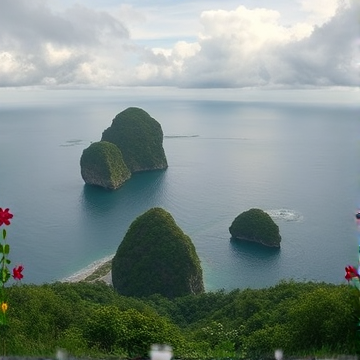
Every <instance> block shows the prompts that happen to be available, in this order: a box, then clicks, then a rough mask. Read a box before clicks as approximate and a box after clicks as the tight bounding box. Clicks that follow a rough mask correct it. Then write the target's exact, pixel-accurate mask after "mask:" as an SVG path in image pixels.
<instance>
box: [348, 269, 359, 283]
mask: <svg viewBox="0 0 360 360" xmlns="http://www.w3.org/2000/svg"><path fill="white" fill-rule="evenodd" d="M345 272H346V274H345V279H346V280H347V281H350V280H351V279H352V278H354V277H357V278H358V277H359V274H358V272H357V270H356V269H355V268H354V267H353V266H351V265H349V266H347V267H345Z"/></svg>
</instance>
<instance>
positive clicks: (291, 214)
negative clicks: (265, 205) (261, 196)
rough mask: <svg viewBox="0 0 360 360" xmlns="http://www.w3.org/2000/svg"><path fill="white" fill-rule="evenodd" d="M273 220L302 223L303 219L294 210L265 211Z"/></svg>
mask: <svg viewBox="0 0 360 360" xmlns="http://www.w3.org/2000/svg"><path fill="white" fill-rule="evenodd" d="M265 212H266V213H268V214H269V215H270V216H271V217H272V218H273V219H276V220H284V221H303V220H304V217H303V216H302V215H301V214H300V213H299V212H297V211H295V210H289V209H274V210H266V211H265Z"/></svg>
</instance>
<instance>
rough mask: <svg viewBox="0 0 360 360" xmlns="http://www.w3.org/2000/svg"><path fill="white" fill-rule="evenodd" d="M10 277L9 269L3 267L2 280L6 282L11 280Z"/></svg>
mask: <svg viewBox="0 0 360 360" xmlns="http://www.w3.org/2000/svg"><path fill="white" fill-rule="evenodd" d="M9 277H10V272H9V270H8V269H7V268H3V269H2V274H1V278H2V282H3V283H6V282H7V281H8V280H9Z"/></svg>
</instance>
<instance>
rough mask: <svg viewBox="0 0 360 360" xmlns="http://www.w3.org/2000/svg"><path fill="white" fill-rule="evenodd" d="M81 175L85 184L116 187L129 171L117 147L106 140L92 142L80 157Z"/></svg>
mask: <svg viewBox="0 0 360 360" xmlns="http://www.w3.org/2000/svg"><path fill="white" fill-rule="evenodd" d="M80 167H81V176H82V178H83V179H84V181H85V183H86V184H89V185H97V186H101V187H104V188H106V189H117V188H119V187H120V186H121V185H122V184H123V183H124V182H125V181H126V180H127V179H129V178H130V176H131V173H130V171H129V169H128V168H127V166H126V165H125V163H124V160H123V157H122V155H121V152H120V150H119V148H118V147H117V146H116V145H114V144H112V143H109V142H107V141H100V142H95V143H92V144H91V145H90V146H89V147H88V148H87V149H85V150H84V151H83V153H82V156H81V159H80Z"/></svg>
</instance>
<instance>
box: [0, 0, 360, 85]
mask: <svg viewBox="0 0 360 360" xmlns="http://www.w3.org/2000/svg"><path fill="white" fill-rule="evenodd" d="M69 1H70V0H69ZM323 1H325V0H318V1H310V0H299V2H298V3H299V4H300V5H301V7H302V11H303V12H306V14H307V19H308V21H307V22H305V21H298V22H293V23H291V24H288V23H287V22H286V21H284V18H283V16H282V13H281V11H279V10H276V11H275V10H271V9H267V8H253V9H251V8H248V7H245V6H238V7H237V8H234V9H232V10H231V9H229V8H227V10H225V9H224V8H223V9H218V10H206V11H202V12H201V13H198V15H197V16H198V22H197V25H196V26H194V27H192V26H193V21H194V20H193V19H194V14H192V15H191V16H190V17H189V18H188V20H186V19H187V18H186V16H188V15H189V14H188V12H189V11H190V10H187V9H186V6H182V5H181V6H180V5H176V6H175V7H169V8H167V12H166V14H171V11H174V14H175V15H176V19H177V21H176V26H174V27H172V26H171V23H172V18H171V17H169V18H166V19H165V18H162V14H161V10H160V12H158V13H156V12H155V11H154V9H152V11H149V13H146V12H145V9H146V8H141V10H140V9H139V8H137V7H135V6H132V5H130V4H129V5H126V4H123V5H120V6H118V7H116V8H112V10H111V11H110V10H106V9H104V8H101V9H100V8H98V9H94V8H89V7H87V6H86V5H84V4H86V2H85V1H82V4H83V5H74V6H70V7H64V8H61V9H58V10H57V11H56V12H55V11H54V10H52V9H51V8H50V4H51V2H47V1H46V0H33V1H31V2H29V1H27V0H1V1H0V86H21V85H38V84H40V85H41V84H43V85H47V86H59V85H64V86H79V85H80V86H82V85H85V86H101V87H102V86H123V85H126V86H131V85H160V86H161V85H173V86H180V87H248V86H294V85H295V86H298V87H302V86H322V85H325V86H336V85H340V86H356V85H358V81H359V64H360V56H359V47H360V44H359V43H358V42H359V29H358V26H359V24H358V19H356V14H358V13H359V6H360V5H359V3H358V1H357V0H346V1H347V3H346V4H347V5H346V6H341V7H340V8H337V5H338V1H337V0H326V4H327V6H325V5H324V4H325V3H323ZM90 3H91V2H90ZM210 3H211V2H210ZM202 4H204V3H202ZM320 4H321V6H319V5H320ZM212 5H214V4H212ZM325 8H326V9H325ZM175 15H174V16H175ZM181 19H184V22H183V24H184V27H185V29H184V36H185V37H184V38H183V39H181V38H179V39H178V40H176V41H172V42H170V43H169V44H168V46H166V47H165V46H163V45H161V44H160V43H159V42H156V41H155V40H156V39H153V38H154V37H156V36H159V40H160V37H161V36H162V39H165V38H166V37H167V36H174V35H175V34H177V36H178V35H179V31H180V27H179V24H181V21H180V20H181ZM157 20H159V23H160V25H159V27H157V28H156V24H157V22H156V21H157ZM144 22H146V23H148V24H149V23H151V24H153V25H152V26H153V27H152V31H151V32H149V33H148V34H147V35H146V34H144V29H145V28H144V27H142V26H143V23H144ZM190 23H191V24H192V25H191V26H190V25H189V24H190ZM194 28H196V29H198V33H194V32H193V33H192V36H190V38H191V41H190V40H189V34H190V33H191V31H193V30H192V29H194ZM167 29H168V30H167ZM133 34H135V35H133ZM169 34H170V35H169ZM140 35H141V36H145V37H146V36H147V37H148V39H152V41H153V46H151V45H150V44H151V43H149V41H147V43H146V44H145V43H144V42H143V41H140V39H138V38H139V36H140ZM138 40H139V41H138ZM142 40H144V39H142ZM162 44H163V42H162Z"/></svg>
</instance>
